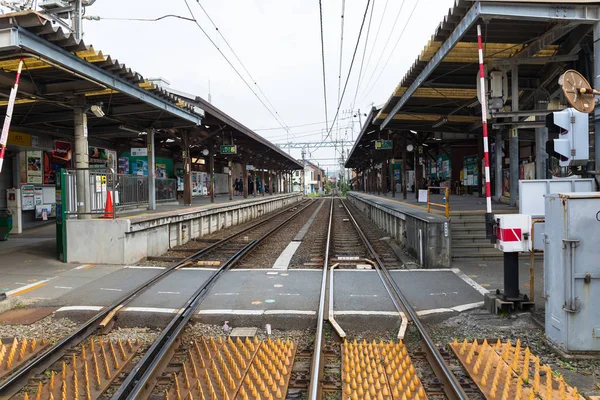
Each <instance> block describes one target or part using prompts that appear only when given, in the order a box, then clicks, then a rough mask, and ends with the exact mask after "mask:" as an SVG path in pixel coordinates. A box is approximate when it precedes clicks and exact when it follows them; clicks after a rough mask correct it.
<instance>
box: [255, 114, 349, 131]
mask: <svg viewBox="0 0 600 400" xmlns="http://www.w3.org/2000/svg"><path fill="white" fill-rule="evenodd" d="M350 118H352V117H346V118H340V119H339V120H340V121H344V120H346V119H350ZM325 122H326V121H320V122H311V123H307V124H300V125H289V126H288V127H289V128H290V129H291V128H301V127H303V126H310V125H320V124H324V123H325ZM277 129H281V127H279V126H276V127H271V128H258V129H253V131H254V132H259V131H274V130H277Z"/></svg>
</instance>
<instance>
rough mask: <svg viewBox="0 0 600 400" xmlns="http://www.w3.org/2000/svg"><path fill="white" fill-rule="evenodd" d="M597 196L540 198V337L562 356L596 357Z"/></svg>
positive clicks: (599, 321) (599, 320) (599, 339)
mask: <svg viewBox="0 0 600 400" xmlns="http://www.w3.org/2000/svg"><path fill="white" fill-rule="evenodd" d="M599 233H600V193H599V192H579V193H561V194H548V195H546V229H545V233H544V294H545V299H546V336H547V337H548V339H549V340H550V342H552V343H553V344H554V345H555V346H556V347H558V348H559V349H561V350H562V351H565V352H581V351H600V307H598V299H600V262H599V261H598V260H600V234H599Z"/></svg>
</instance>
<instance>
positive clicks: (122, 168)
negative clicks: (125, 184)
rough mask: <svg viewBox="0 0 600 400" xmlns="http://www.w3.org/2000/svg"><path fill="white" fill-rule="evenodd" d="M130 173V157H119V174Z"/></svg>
mask: <svg viewBox="0 0 600 400" xmlns="http://www.w3.org/2000/svg"><path fill="white" fill-rule="evenodd" d="M128 173H129V157H120V158H119V174H128Z"/></svg>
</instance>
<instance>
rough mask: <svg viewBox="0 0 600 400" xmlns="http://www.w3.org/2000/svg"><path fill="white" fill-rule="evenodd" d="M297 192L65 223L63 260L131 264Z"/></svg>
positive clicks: (279, 203) (294, 197)
mask: <svg viewBox="0 0 600 400" xmlns="http://www.w3.org/2000/svg"><path fill="white" fill-rule="evenodd" d="M301 199H302V195H301V194H300V193H292V194H289V195H279V196H273V197H270V196H266V197H265V198H264V199H262V198H261V199H257V200H256V201H252V202H247V203H241V204H232V205H226V204H225V205H222V206H220V207H216V208H209V209H207V208H202V209H195V210H193V209H192V210H186V209H181V210H178V211H174V212H172V213H169V214H166V215H165V214H164V213H161V214H157V215H156V216H155V217H152V216H151V217H144V218H131V219H127V218H122V219H121V218H120V219H115V220H104V219H92V220H77V219H71V220H68V221H67V261H68V262H77V263H89V264H121V265H127V264H134V263H136V262H139V261H140V260H142V259H144V258H145V257H148V256H159V255H161V254H164V253H165V252H167V251H168V250H169V249H170V248H172V247H175V246H179V245H182V244H185V243H187V242H189V241H190V240H191V239H195V238H199V237H203V236H206V235H209V234H211V233H214V232H216V231H219V230H221V229H224V228H228V227H230V226H234V225H238V224H241V223H244V222H248V221H251V220H253V219H255V218H257V217H260V216H262V215H264V214H267V213H270V212H272V211H275V210H277V209H280V208H282V207H284V206H286V205H288V204H291V203H295V202H299V201H300V200H301Z"/></svg>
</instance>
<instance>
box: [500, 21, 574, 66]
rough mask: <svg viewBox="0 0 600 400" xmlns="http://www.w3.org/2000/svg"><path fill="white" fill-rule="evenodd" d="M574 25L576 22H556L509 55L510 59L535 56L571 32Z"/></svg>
mask: <svg viewBox="0 0 600 400" xmlns="http://www.w3.org/2000/svg"><path fill="white" fill-rule="evenodd" d="M576 26H577V24H575V23H566V24H557V25H556V26H554V27H552V28H550V29H549V30H547V31H546V32H545V33H544V34H542V35H540V36H539V37H538V38H537V39H535V40H534V41H533V42H532V43H529V44H528V45H527V47H525V48H524V49H523V50H521V51H520V52H518V53H517V54H515V55H514V56H513V57H511V58H510V60H523V59H528V58H531V57H533V56H535V55H536V54H537V53H539V52H540V51H541V50H543V49H545V48H546V47H548V46H550V45H551V44H553V43H554V42H556V41H557V40H558V39H560V38H562V37H563V36H565V35H566V34H567V33H569V32H571V31H572V30H573V29H574V28H575V27H576ZM538 58H539V57H538ZM543 58H546V57H543Z"/></svg>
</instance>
